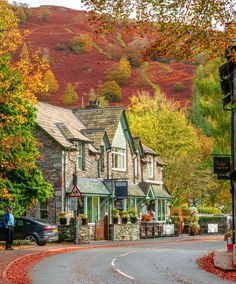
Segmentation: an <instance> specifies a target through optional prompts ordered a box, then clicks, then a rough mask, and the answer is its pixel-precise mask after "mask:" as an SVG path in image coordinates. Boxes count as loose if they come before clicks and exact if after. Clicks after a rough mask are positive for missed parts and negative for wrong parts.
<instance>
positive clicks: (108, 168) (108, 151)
mask: <svg viewBox="0 0 236 284" xmlns="http://www.w3.org/2000/svg"><path fill="white" fill-rule="evenodd" d="M110 152H111V149H109V150H107V179H109V176H110V175H109V171H110V166H109V153H110Z"/></svg>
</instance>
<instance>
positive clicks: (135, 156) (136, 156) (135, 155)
mask: <svg viewBox="0 0 236 284" xmlns="http://www.w3.org/2000/svg"><path fill="white" fill-rule="evenodd" d="M135 159H138V155H137V154H134V155H133V182H134V184H135Z"/></svg>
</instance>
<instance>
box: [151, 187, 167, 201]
mask: <svg viewBox="0 0 236 284" xmlns="http://www.w3.org/2000/svg"><path fill="white" fill-rule="evenodd" d="M152 189H153V192H154V194H155V196H156V198H168V199H170V198H171V196H170V194H169V193H168V192H167V191H166V190H165V187H164V186H163V185H162V184H152Z"/></svg>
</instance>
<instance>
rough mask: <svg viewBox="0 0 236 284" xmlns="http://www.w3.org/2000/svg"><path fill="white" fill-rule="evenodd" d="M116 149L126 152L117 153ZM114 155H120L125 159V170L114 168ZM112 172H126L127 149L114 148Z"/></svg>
mask: <svg viewBox="0 0 236 284" xmlns="http://www.w3.org/2000/svg"><path fill="white" fill-rule="evenodd" d="M114 149H121V150H124V152H123V153H121V152H116V151H114ZM113 154H116V155H120V156H123V157H124V168H115V167H114V157H113ZM112 170H115V171H120V172H126V149H124V148H118V147H112Z"/></svg>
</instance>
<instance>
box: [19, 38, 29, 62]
mask: <svg viewBox="0 0 236 284" xmlns="http://www.w3.org/2000/svg"><path fill="white" fill-rule="evenodd" d="M19 57H20V58H22V59H26V60H28V59H29V50H28V47H27V44H26V42H24V43H23V46H22V49H21V52H20V55H19Z"/></svg>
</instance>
